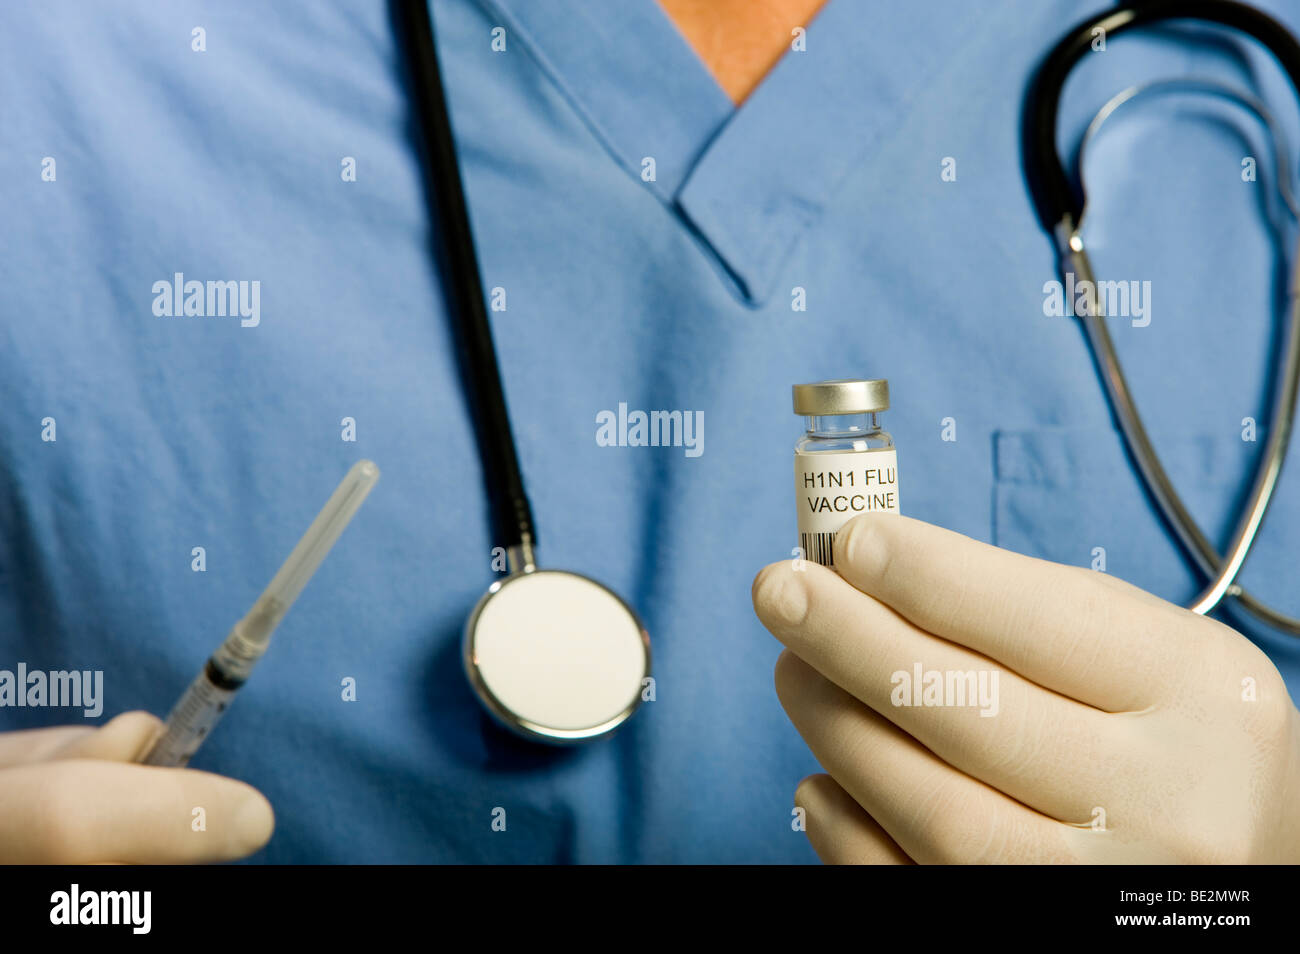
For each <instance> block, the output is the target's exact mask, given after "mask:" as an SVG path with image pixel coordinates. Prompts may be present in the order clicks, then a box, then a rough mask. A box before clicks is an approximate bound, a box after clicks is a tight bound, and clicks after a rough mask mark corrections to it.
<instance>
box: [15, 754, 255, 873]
mask: <svg viewBox="0 0 1300 954" xmlns="http://www.w3.org/2000/svg"><path fill="white" fill-rule="evenodd" d="M196 809H201V810H202V811H201V812H196V811H195V810H196ZM200 820H201V821H202V825H201V826H200V825H199V821H200ZM274 824H275V822H274V816H273V814H272V812H271V806H270V803H268V802H267V800H266V799H265V798H264V797H263V796H262V795H261V793H260V792H258V791H257V790H256V789H254V788H252V787H251V786H249V785H245V784H244V783H243V782H238V781H235V780H234V779H229V778H224V777H222V776H220V775H212V774H210V773H208V772H199V771H195V770H193V769H173V768H155V767H152V766H144V765H127V764H122V763H117V762H106V761H101V760H98V759H69V760H59V761H54V762H46V763H43V764H38V765H22V766H18V767H16V768H10V769H5V770H4V771H3V772H0V860H2V861H4V862H6V863H9V864H92V863H96V862H122V863H127V864H187V863H192V862H200V861H230V860H233V859H235V858H242V857H244V856H245V855H249V854H251V853H253V852H254V851H256V850H257V849H259V848H261V847H262V845H264V844H266V841H267V840H268V839H269V838H270V837H271V831H272V829H273V828H274Z"/></svg>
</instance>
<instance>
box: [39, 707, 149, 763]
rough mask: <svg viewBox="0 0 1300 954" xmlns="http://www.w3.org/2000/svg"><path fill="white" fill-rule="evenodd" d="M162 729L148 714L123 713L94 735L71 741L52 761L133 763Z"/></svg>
mask: <svg viewBox="0 0 1300 954" xmlns="http://www.w3.org/2000/svg"><path fill="white" fill-rule="evenodd" d="M161 729H162V720H161V719H159V718H158V717H157V716H155V715H152V714H151V713H148V712H140V711H136V712H123V713H122V714H121V715H119V716H116V717H114V718H112V719H110V720H109V721H108V722H106V723H104V724H103V725H102V726H100V727H99V728H98V729H96V730H95V731H94V732H88V733H86V734H84V735H79V736H77V737H75V738H73V739H70V740H69V741H68V742H67V743H66V744H65V745H64V746H63V747H62V748H60V749H59V750H58V752H56V753H55V754H54V755H52V756H51V758H54V759H104V760H106V761H109V762H134V761H135V760H136V759H138V758H140V757H141V756H143V755H144V754H145V752H146V751H147V750H148V748H149V746H150V745H152V744H153V741H154V739H155V738H157V736H158V733H159V731H161Z"/></svg>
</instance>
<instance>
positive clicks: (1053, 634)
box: [835, 514, 1209, 712]
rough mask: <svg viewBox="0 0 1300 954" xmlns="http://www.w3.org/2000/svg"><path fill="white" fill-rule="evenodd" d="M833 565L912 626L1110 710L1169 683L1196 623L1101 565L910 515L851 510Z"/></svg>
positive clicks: (1132, 706) (1156, 695)
mask: <svg viewBox="0 0 1300 954" xmlns="http://www.w3.org/2000/svg"><path fill="white" fill-rule="evenodd" d="M835 567H836V569H837V570H838V571H839V573H840V575H841V576H842V577H843V578H844V579H845V580H847V581H848V582H849V583H852V584H853V585H854V586H855V587H857V588H858V589H859V590H861V591H862V592H864V593H868V594H870V595H871V596H874V597H875V598H876V599H878V600H880V601H881V602H883V603H885V604H887V605H888V606H890V607H891V608H892V609H894V610H896V611H897V612H898V613H900V614H901V615H902V616H904V617H906V618H907V619H909V620H911V621H912V622H913V623H915V624H916V625H917V626H918V627H920V628H921V629H924V630H928V631H929V632H931V633H934V634H935V635H936V636H942V637H943V638H945V639H949V640H952V641H953V642H957V643H960V644H962V645H963V646H969V647H970V648H971V649H974V650H976V651H977V652H980V653H983V654H984V655H986V656H988V657H989V658H991V659H996V660H998V661H999V662H1001V663H1003V664H1004V665H1006V666H1008V667H1010V668H1011V669H1014V670H1015V671H1016V672H1018V673H1020V674H1021V675H1022V676H1024V677H1026V678H1027V679H1030V680H1032V681H1034V682H1036V683H1038V684H1039V685H1041V686H1046V687H1048V688H1050V689H1054V690H1056V691H1057V692H1060V693H1063V694H1064V695H1067V696H1070V697H1071V698H1074V699H1078V700H1080V701H1082V702H1086V703H1088V704H1089V705H1092V706H1096V707H1097V708H1100V709H1105V710H1107V711H1110V712H1124V711H1136V710H1141V709H1145V708H1147V707H1149V706H1150V705H1152V704H1154V703H1155V702H1157V701H1159V700H1160V699H1163V698H1164V697H1165V694H1166V693H1168V692H1172V691H1176V690H1177V686H1176V685H1172V684H1171V683H1172V682H1174V680H1173V679H1171V677H1172V676H1176V675H1177V674H1178V673H1181V672H1183V671H1185V670H1186V668H1187V665H1188V662H1189V659H1192V658H1194V656H1195V653H1196V651H1197V650H1196V645H1195V644H1194V643H1193V642H1192V640H1193V638H1194V637H1195V634H1196V633H1198V632H1200V631H1201V630H1200V629H1198V628H1195V627H1188V625H1187V621H1188V619H1189V617H1190V618H1194V617H1193V616H1192V614H1190V613H1188V611H1186V610H1184V609H1182V608H1181V607H1177V606H1174V605H1173V604H1172V603H1167V602H1165V601H1164V600H1162V599H1159V598H1158V597H1155V596H1152V595H1151V594H1150V593H1146V592H1144V591H1142V590H1140V589H1138V588H1137V587H1135V586H1131V585H1129V584H1128V583H1125V582H1123V581H1122V580H1117V579H1115V578H1114V577H1110V576H1107V575H1106V574H1104V573H1098V572H1096V571H1093V570H1085V569H1083V568H1082V567H1070V566H1063V565H1061V564H1058V563H1051V562H1048V561H1046V560H1037V559H1033V558H1031V557H1026V556H1022V555H1020V554H1018V553H1013V552H1011V551H1009V550H1003V549H1000V548H998V547H993V546H989V545H987V544H984V543H980V542H978V541H976V540H972V539H971V538H970V537H966V536H962V535H961V534H959V533H953V532H952V531H950V530H945V529H943V528H941V527H936V526H933V525H931V524H928V523H923V522H922V521H920V520H912V519H910V518H908V517H902V516H898V515H894V514H872V515H866V516H861V517H856V518H854V519H853V520H851V521H849V523H847V524H846V525H845V526H844V528H843V529H842V530H840V532H839V533H838V534H837V535H836V541H835ZM1205 632H1206V635H1207V639H1208V637H1209V632H1208V629H1207V630H1206V631H1205ZM1166 635H1167V636H1168V637H1169V638H1162V637H1164V636H1166ZM1152 673H1160V674H1161V678H1159V679H1153V678H1151V674H1152ZM1161 690H1163V692H1161Z"/></svg>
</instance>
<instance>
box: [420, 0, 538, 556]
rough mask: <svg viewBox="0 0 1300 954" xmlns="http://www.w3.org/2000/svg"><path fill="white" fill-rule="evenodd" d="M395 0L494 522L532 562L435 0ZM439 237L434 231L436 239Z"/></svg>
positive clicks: (510, 547)
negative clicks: (442, 64)
mask: <svg viewBox="0 0 1300 954" xmlns="http://www.w3.org/2000/svg"><path fill="white" fill-rule="evenodd" d="M395 3H396V7H397V16H398V18H399V32H400V33H401V34H402V35H403V36H404V37H405V38H406V41H407V44H406V45H407V58H408V60H409V67H410V74H411V86H412V89H413V91H414V109H415V117H416V120H417V125H418V126H419V129H420V132H421V140H422V145H423V150H424V154H425V161H424V162H423V163H421V166H422V167H423V169H424V176H425V198H426V201H427V202H428V204H429V212H430V217H431V221H434V222H437V223H438V225H439V229H438V230H437V232H438V233H439V234H440V235H441V236H442V244H441V252H442V253H443V254H444V255H445V256H446V269H445V270H446V278H447V280H448V285H449V289H448V299H449V301H448V306H449V307H450V308H451V310H452V315H451V318H452V321H453V324H454V325H455V327H456V331H457V343H458V346H459V349H460V354H461V375H462V379H463V380H462V383H463V385H464V388H465V393H466V394H467V395H468V399H469V403H470V405H471V406H470V407H469V408H468V410H469V413H470V415H471V416H472V418H473V420H474V424H475V430H476V433H477V439H478V445H479V456H480V458H481V460H482V466H483V482H484V485H485V486H486V488H487V492H488V501H489V505H490V507H491V508H492V522H493V529H494V532H495V533H496V534H497V537H496V541H497V544H498V545H499V546H502V547H504V548H505V549H506V550H507V551H508V552H509V553H510V554H511V558H512V562H513V561H514V558H515V555H516V554H523V557H522V558H523V560H525V561H526V564H527V565H528V566H531V565H532V550H533V548H534V547H535V546H536V544H537V531H536V527H535V526H534V524H533V513H532V507H531V505H530V504H529V502H528V494H527V491H526V490H525V487H524V478H523V473H522V471H521V469H520V466H519V454H518V451H517V449H516V446H515V439H514V433H513V430H512V429H511V425H510V413H509V410H508V408H507V405H506V397H505V390H504V388H503V386H502V383H501V369H500V367H499V365H498V363H497V354H496V348H495V347H494V345H493V342H492V328H491V326H490V325H489V323H488V316H487V305H486V298H485V296H484V294H483V282H482V278H481V276H480V272H479V264H478V255H477V253H476V251H475V248H474V232H473V229H472V228H471V226H470V219H469V206H468V204H467V202H466V199H465V189H464V184H463V181H462V178H461V174H460V165H459V163H458V161H457V158H456V141H455V138H454V136H453V134H452V128H451V117H450V116H449V115H448V109H447V97H446V93H445V91H444V87H443V83H442V74H441V71H440V69H439V66H438V54H437V48H436V41H435V39H434V28H433V20H432V18H431V16H430V14H429V5H428V2H427V0H395ZM437 237H438V236H437V235H435V236H434V241H435V242H436V241H437Z"/></svg>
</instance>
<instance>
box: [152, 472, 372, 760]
mask: <svg viewBox="0 0 1300 954" xmlns="http://www.w3.org/2000/svg"><path fill="white" fill-rule="evenodd" d="M377 480H379V468H378V467H376V466H375V465H374V462H373V461H368V460H362V461H358V462H357V463H356V464H354V465H353V466H352V469H351V470H349V471H348V473H347V476H346V477H344V478H343V481H342V483H340V484H339V485H338V488H337V489H336V490H335V491H334V493H333V495H332V496H331V497H330V499H329V501H328V502H326V504H325V506H324V508H322V509H321V512H320V513H319V514H317V515H316V519H315V520H313V521H312V523H311V526H310V527H308V528H307V532H306V533H304V534H303V535H302V539H301V540H299V541H298V545H297V546H296V547H294V548H293V552H292V553H290V554H289V558H288V559H287V560H285V561H284V565H283V566H282V567H280V570H279V572H278V573H276V574H275V576H274V577H273V578H272V579H271V582H270V583H269V584H268V585H267V587H266V589H265V590H264V591H263V592H262V595H261V596H260V597H258V599H257V602H256V603H254V604H253V608H252V609H251V610H249V611H248V615H247V616H245V617H244V618H243V619H241V620H240V621H239V622H238V623H236V624H235V626H234V628H233V629H231V631H230V635H229V636H227V637H226V640H225V642H223V643H222V644H221V646H220V647H219V648H218V649H217V651H216V652H215V653H213V654H212V656H211V658H209V659H208V661H207V664H206V665H205V666H204V667H203V671H202V672H200V673H199V674H198V676H197V677H196V678H195V680H194V682H192V683H191V684H190V687H189V688H188V689H186V690H185V694H184V695H182V696H181V697H180V699H179V700H178V701H177V703H176V705H175V706H173V707H172V711H171V713H170V714H169V715H168V716H167V721H166V723H164V725H163V727H162V730H161V732H160V733H159V735H158V739H157V741H155V742H154V745H153V747H152V748H151V749H150V750H149V754H148V755H146V756H145V757H144V758H143V759H141V761H142V762H143V763H144V764H145V765H185V764H186V763H188V762H189V760H190V759H191V758H193V756H194V753H195V752H197V751H198V750H199V746H200V745H202V744H203V740H204V739H206V738H207V737H208V734H209V733H210V732H211V731H212V728H213V726H215V725H216V724H217V720H218V719H220V718H221V716H222V714H223V713H225V711H226V709H227V707H229V705H230V701H231V699H233V698H234V695H235V692H236V691H237V690H238V689H239V687H240V686H242V685H243V684H244V682H245V681H246V680H247V679H248V676H249V674H250V673H251V672H252V671H253V666H254V665H256V663H257V661H258V660H259V659H261V658H262V654H263V653H265V652H266V647H267V645H268V644H269V643H270V641H271V633H273V632H274V631H275V627H276V626H278V625H279V623H280V620H281V619H283V618H284V614H285V613H287V612H288V611H289V607H291V606H293V602H294V600H296V599H297V598H298V594H299V593H301V592H302V589H303V587H304V586H306V585H307V581H308V580H310V579H311V577H312V574H313V573H315V572H316V568H317V567H319V566H320V565H321V561H322V560H324V559H325V555H326V554H327V553H329V551H330V547H332V546H333V545H334V541H335V540H337V539H338V538H339V535H340V534H341V533H342V532H343V529H344V527H346V526H347V525H348V521H349V520H351V519H352V516H353V514H355V513H356V512H357V509H358V508H359V507H360V506H361V502H362V501H363V500H365V499H366V494H368V493H370V490H371V488H372V487H374V486H375V482H376V481H377Z"/></svg>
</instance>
